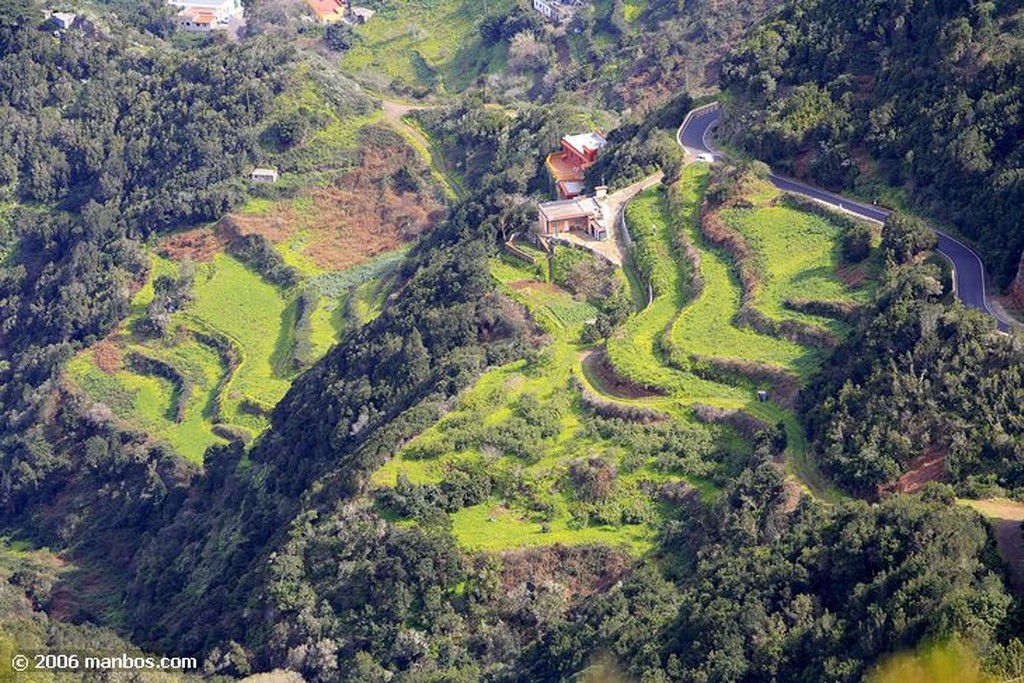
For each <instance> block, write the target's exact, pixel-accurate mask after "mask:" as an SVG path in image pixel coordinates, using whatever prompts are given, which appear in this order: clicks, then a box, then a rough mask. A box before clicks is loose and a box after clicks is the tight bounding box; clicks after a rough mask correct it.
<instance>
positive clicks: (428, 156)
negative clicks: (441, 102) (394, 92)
mask: <svg viewBox="0 0 1024 683" xmlns="http://www.w3.org/2000/svg"><path fill="white" fill-rule="evenodd" d="M381 106H382V107H383V108H384V120H385V121H387V123H388V124H390V125H391V127H392V128H394V129H395V130H397V131H398V133H399V134H400V135H401V136H402V137H404V138H405V139H406V140H408V141H409V144H410V145H412V147H413V149H415V150H416V151H417V152H418V153H419V154H420V156H421V157H423V160H424V161H426V162H427V164H429V166H430V171H431V175H432V176H433V177H434V179H435V180H437V182H438V183H440V185H441V187H442V188H443V189H444V192H445V194H446V195H447V196H448V198H449V199H458V198H460V197H462V196H463V190H462V187H461V185H460V184H459V183H458V181H457V180H455V179H454V178H453V177H451V176H450V175H449V174H448V172H447V171H446V170H445V166H444V160H443V159H442V158H441V156H440V152H439V151H437V150H436V149H435V147H434V145H433V144H432V143H431V142H430V140H429V139H428V138H427V136H426V135H424V134H423V131H421V130H420V129H419V128H417V127H416V126H413V125H411V124H410V123H409V122H408V121H406V120H405V116H406V115H407V114H409V113H410V112H413V111H421V110H424V109H435V108H436V106H435V105H430V104H408V103H406V102H397V101H395V100H384V99H382V100H381Z"/></svg>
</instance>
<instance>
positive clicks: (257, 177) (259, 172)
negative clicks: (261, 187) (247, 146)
mask: <svg viewBox="0 0 1024 683" xmlns="http://www.w3.org/2000/svg"><path fill="white" fill-rule="evenodd" d="M278 177H279V174H278V172H277V169H276V168H254V169H252V170H251V171H249V180H251V181H253V182H254V183H276V182H277V179H278Z"/></svg>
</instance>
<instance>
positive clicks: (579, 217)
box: [537, 187, 611, 240]
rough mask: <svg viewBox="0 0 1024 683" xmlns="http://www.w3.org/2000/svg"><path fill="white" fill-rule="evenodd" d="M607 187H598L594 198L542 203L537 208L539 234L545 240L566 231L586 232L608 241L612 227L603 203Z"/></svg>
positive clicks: (595, 237)
mask: <svg viewBox="0 0 1024 683" xmlns="http://www.w3.org/2000/svg"><path fill="white" fill-rule="evenodd" d="M605 192H606V188H603V187H600V188H598V191H597V194H596V195H595V196H593V197H582V198H581V197H576V198H574V199H560V200H558V201H554V202H543V203H541V204H539V205H538V206H537V233H538V234H539V235H541V236H543V237H557V236H558V235H559V234H561V233H565V232H572V231H576V232H583V233H586V234H587V235H590V236H591V237H593V238H594V239H599V240H606V239H608V235H609V231H610V229H611V226H610V225H608V222H607V221H608V216H607V211H606V210H605V207H604V204H603V202H602V201H601V200H602V199H604V196H605Z"/></svg>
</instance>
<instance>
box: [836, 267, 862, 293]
mask: <svg viewBox="0 0 1024 683" xmlns="http://www.w3.org/2000/svg"><path fill="white" fill-rule="evenodd" d="M836 277H838V278H839V280H840V282H842V283H843V284H844V285H846V286H847V287H849V288H850V289H856V288H857V287H860V286H861V285H862V284H864V281H865V280H866V279H867V278H868V264H867V262H862V263H857V264H854V265H840V266H838V267H836Z"/></svg>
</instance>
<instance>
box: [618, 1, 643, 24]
mask: <svg viewBox="0 0 1024 683" xmlns="http://www.w3.org/2000/svg"><path fill="white" fill-rule="evenodd" d="M645 9H647V0H626V2H625V4H623V7H622V13H623V17H624V18H625V20H626V23H627V24H632V23H633V22H634V21H636V20H637V19H638V18H640V15H641V14H643V11H644V10H645Z"/></svg>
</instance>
